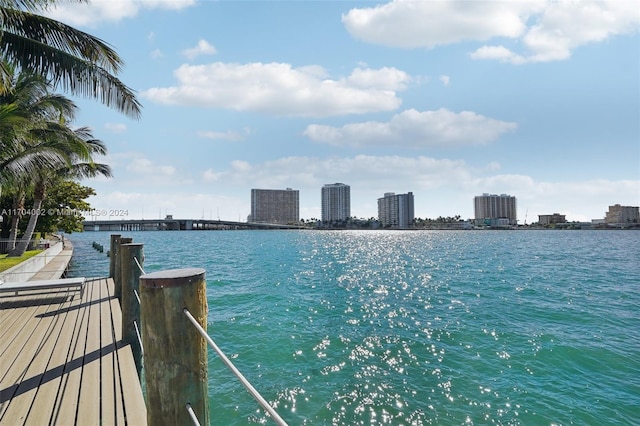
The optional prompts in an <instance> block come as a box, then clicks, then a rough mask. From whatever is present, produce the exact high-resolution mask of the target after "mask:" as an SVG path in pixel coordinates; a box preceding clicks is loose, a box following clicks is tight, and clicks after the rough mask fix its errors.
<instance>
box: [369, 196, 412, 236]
mask: <svg viewBox="0 0 640 426" xmlns="http://www.w3.org/2000/svg"><path fill="white" fill-rule="evenodd" d="M414 219H415V217H414V213H413V193H412V192H408V193H406V194H398V195H396V194H395V193H393V192H387V193H385V194H384V197H382V198H378V220H379V221H380V224H381V225H382V226H385V227H391V228H399V229H406V228H409V227H410V226H412V225H413V220H414Z"/></svg>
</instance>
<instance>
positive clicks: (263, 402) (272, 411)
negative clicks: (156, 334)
mask: <svg viewBox="0 0 640 426" xmlns="http://www.w3.org/2000/svg"><path fill="white" fill-rule="evenodd" d="M182 312H184V314H185V315H186V316H187V318H188V319H189V321H191V323H192V324H193V325H194V326H195V327H196V330H198V332H199V333H200V335H201V336H202V337H203V338H204V339H205V340H206V341H207V343H208V344H209V346H211V348H212V349H213V350H214V351H216V353H217V354H218V356H219V357H220V359H222V362H224V363H225V365H226V366H227V367H229V369H230V370H231V372H232V373H233V374H234V375H235V376H236V377H237V378H238V380H240V383H242V385H243V386H244V387H245V389H247V391H248V392H249V393H250V394H251V396H253V398H254V399H255V400H256V401H258V403H259V404H260V405H261V406H262V408H264V409H265V410H266V411H267V413H269V416H271V418H272V419H273V420H274V421H275V422H276V424H278V425H279V426H288V425H287V422H285V421H284V420H283V419H282V417H280V415H279V414H278V413H277V412H276V410H275V409H274V408H273V407H272V406H271V405H270V404H269V403H268V402H267V400H266V399H264V398H263V397H262V395H260V393H259V392H258V391H257V390H256V389H255V388H254V387H253V386H252V385H251V383H249V381H248V380H247V379H246V378H245V377H244V376H243V375H242V373H241V372H240V370H238V369H237V368H236V366H235V365H233V363H232V362H231V360H229V358H227V356H226V355H225V354H224V352H222V350H220V348H219V347H218V345H216V344H215V342H214V341H213V339H211V337H209V335H208V334H207V332H206V331H205V330H204V329H203V328H202V326H201V325H200V324H199V323H198V321H196V319H195V318H194V317H193V315H191V312H189V311H188V310H187V308H184V309H183V310H182Z"/></svg>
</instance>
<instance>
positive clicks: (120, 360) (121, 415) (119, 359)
mask: <svg viewBox="0 0 640 426" xmlns="http://www.w3.org/2000/svg"><path fill="white" fill-rule="evenodd" d="M107 287H108V288H109V293H110V294H113V295H115V284H114V283H113V280H107ZM109 308H110V310H111V321H112V331H113V339H114V342H115V346H114V349H115V351H114V354H113V355H114V360H115V371H114V375H113V377H114V381H115V383H114V385H115V390H116V395H117V396H116V398H115V410H116V418H117V419H118V424H125V423H126V412H125V404H126V403H127V401H126V400H125V399H124V398H123V393H124V391H123V390H124V389H125V388H128V387H131V386H135V384H136V382H137V377H136V378H135V379H134V380H131V377H128V378H127V377H124V382H125V383H126V384H123V377H122V374H121V369H122V366H121V364H126V363H132V362H133V356H132V355H131V356H130V357H129V358H126V357H123V356H122V353H120V352H119V349H120V348H121V347H122V346H123V345H124V342H123V341H122V310H121V309H120V302H119V301H118V300H117V299H116V298H115V297H114V298H113V299H111V303H110V306H109ZM140 392H141V394H142V390H140Z"/></svg>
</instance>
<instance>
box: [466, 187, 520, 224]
mask: <svg viewBox="0 0 640 426" xmlns="http://www.w3.org/2000/svg"><path fill="white" fill-rule="evenodd" d="M473 204H474V212H475V224H476V225H479V226H483V225H487V226H512V225H517V224H518V217H517V213H516V197H513V196H511V195H507V194H501V195H496V194H487V193H484V194H482V195H478V196H476V197H475V198H474V200H473Z"/></svg>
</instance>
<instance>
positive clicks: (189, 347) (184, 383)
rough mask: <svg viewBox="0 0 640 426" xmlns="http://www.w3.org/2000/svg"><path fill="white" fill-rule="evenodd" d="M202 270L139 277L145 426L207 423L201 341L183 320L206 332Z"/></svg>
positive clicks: (204, 347)
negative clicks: (193, 413) (196, 323)
mask: <svg viewBox="0 0 640 426" xmlns="http://www.w3.org/2000/svg"><path fill="white" fill-rule="evenodd" d="M206 293H207V292H206V280H205V271H204V269H200V268H187V269H173V270H167V271H160V272H154V273H150V274H145V275H142V276H141V277H140V299H141V306H140V316H141V323H142V343H143V347H144V364H145V380H146V389H147V422H148V424H150V425H160V424H170V425H192V424H193V422H192V420H191V417H190V416H189V413H188V411H187V409H186V404H187V403H188V404H190V405H191V407H192V408H193V411H194V412H195V414H196V417H197V418H198V420H199V422H200V424H202V425H208V424H209V398H208V392H207V389H208V374H207V342H206V340H205V339H204V338H203V337H202V336H201V335H200V333H198V331H197V330H196V329H195V328H194V325H193V324H192V323H191V322H190V321H189V319H188V318H187V317H186V316H185V314H184V312H183V310H184V309H185V308H186V309H187V310H188V311H189V312H190V313H191V315H192V316H193V317H194V318H195V319H196V320H197V321H198V323H199V324H200V325H201V326H202V327H203V328H204V329H205V330H206V329H207V294H206Z"/></svg>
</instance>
